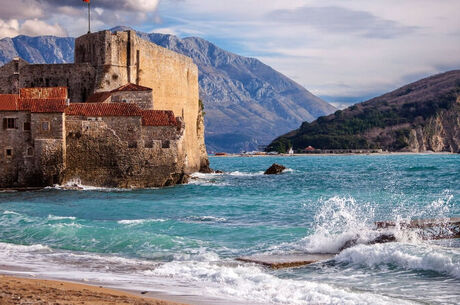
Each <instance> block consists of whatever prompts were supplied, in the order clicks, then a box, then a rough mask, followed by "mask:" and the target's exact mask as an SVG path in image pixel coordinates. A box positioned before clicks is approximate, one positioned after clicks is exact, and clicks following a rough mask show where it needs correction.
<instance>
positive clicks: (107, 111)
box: [65, 103, 142, 117]
mask: <svg viewBox="0 0 460 305" xmlns="http://www.w3.org/2000/svg"><path fill="white" fill-rule="evenodd" d="M141 113H142V111H141V109H140V108H139V107H138V106H137V105H134V104H124V103H123V104H122V103H107V104H102V103H75V104H70V105H69V107H67V109H66V110H65V114H66V115H81V116H89V117H102V116H141Z"/></svg>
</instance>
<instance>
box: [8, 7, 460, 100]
mask: <svg viewBox="0 0 460 305" xmlns="http://www.w3.org/2000/svg"><path fill="white" fill-rule="evenodd" d="M92 3H93V26H94V30H101V29H106V28H110V27H112V26H116V25H128V26H131V27H133V28H135V29H137V30H142V31H145V32H161V33H168V34H174V35H178V36H180V37H187V36H199V37H202V38H205V39H207V40H210V41H211V42H213V43H215V44H216V45H218V46H219V47H222V48H224V49H226V50H229V51H232V52H235V53H238V54H241V55H245V56H250V57H256V58H258V59H260V60H262V61H263V62H265V63H266V64H268V65H270V66H272V67H273V68H275V69H276V70H278V71H280V72H282V73H284V74H286V75H287V76H289V77H290V78H292V79H294V80H295V81H297V82H298V83H300V84H301V85H303V86H305V87H306V88H307V89H308V90H310V91H311V92H312V93H314V94H316V95H318V96H321V97H323V98H325V99H326V100H328V101H330V102H333V103H335V105H339V106H340V105H341V104H343V105H347V104H350V103H353V102H359V101H362V100H365V99H367V98H369V97H372V96H375V95H379V94H381V93H384V92H387V91H389V90H391V89H395V88H397V87H398V86H401V85H404V84H406V83H408V82H411V81H415V80H417V79H419V78H421V77H424V76H428V75H431V74H435V73H438V72H443V71H447V70H452V69H459V68H460V18H459V17H458V12H460V1H459V0H372V1H370V0H264V1H260V0H258V1H254V0H231V1H229V0H213V1H211V0H118V1H114V0H92ZM85 14H86V11H85V4H84V3H83V2H82V1H81V0H16V1H6V0H2V10H1V11H0V37H7V36H9V37H11V36H15V35H18V34H26V35H32V36H34V35H42V34H51V35H58V36H66V35H71V36H78V35H80V34H83V33H85V32H86V22H85V17H86V15H85Z"/></svg>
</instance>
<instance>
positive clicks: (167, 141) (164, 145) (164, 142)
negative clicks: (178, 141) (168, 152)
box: [161, 140, 170, 148]
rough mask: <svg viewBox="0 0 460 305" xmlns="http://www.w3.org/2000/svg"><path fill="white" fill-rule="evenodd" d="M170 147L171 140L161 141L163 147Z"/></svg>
mask: <svg viewBox="0 0 460 305" xmlns="http://www.w3.org/2000/svg"><path fill="white" fill-rule="evenodd" d="M169 147H170V143H169V140H164V141H161V148H169Z"/></svg>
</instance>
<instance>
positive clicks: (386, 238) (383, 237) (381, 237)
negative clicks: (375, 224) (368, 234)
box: [369, 234, 396, 245]
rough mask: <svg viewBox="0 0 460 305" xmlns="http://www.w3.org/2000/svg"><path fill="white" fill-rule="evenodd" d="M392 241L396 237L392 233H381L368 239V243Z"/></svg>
mask: <svg viewBox="0 0 460 305" xmlns="http://www.w3.org/2000/svg"><path fill="white" fill-rule="evenodd" d="M394 241H396V237H395V236H394V235H393V234H382V235H379V236H378V237H376V238H375V239H374V240H372V241H370V242H369V244H370V245H373V244H384V243H389V242H394Z"/></svg>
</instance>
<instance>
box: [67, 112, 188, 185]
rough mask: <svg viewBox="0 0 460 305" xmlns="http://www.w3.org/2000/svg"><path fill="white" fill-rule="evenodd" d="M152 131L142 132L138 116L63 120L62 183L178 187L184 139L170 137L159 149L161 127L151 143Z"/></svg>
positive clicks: (163, 136) (75, 117)
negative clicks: (64, 159) (63, 160)
mask: <svg viewBox="0 0 460 305" xmlns="http://www.w3.org/2000/svg"><path fill="white" fill-rule="evenodd" d="M155 128H158V127H151V129H150V128H148V129H145V130H144V126H142V125H141V118H140V117H102V118H96V119H95V120H93V119H90V120H88V119H85V118H82V117H77V116H68V117H67V122H66V129H67V134H66V137H67V159H66V160H67V162H66V164H67V169H66V172H65V175H64V180H65V182H69V181H74V180H79V181H81V183H82V184H87V185H94V186H103V187H122V188H131V187H134V188H145V187H159V186H166V185H173V184H176V183H182V182H183V181H184V175H183V172H182V168H183V158H181V157H180V156H181V152H180V150H181V142H182V141H183V138H182V137H179V138H177V137H175V136H172V137H173V138H174V140H172V141H171V142H170V145H169V147H168V148H164V147H163V146H162V142H163V140H165V137H168V136H165V135H162V134H161V131H160V130H161V129H162V127H161V128H159V129H158V130H157V131H155V132H156V133H157V134H158V135H159V137H157V138H154V139H152V138H151V136H152V135H153V133H151V132H149V130H150V131H152V130H153V129H155ZM176 133H177V132H176ZM166 134H168V133H166ZM146 139H151V140H152V141H151V142H150V143H152V145H149V144H148V145H146V144H147V141H145V140H146ZM146 146H147V147H146Z"/></svg>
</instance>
